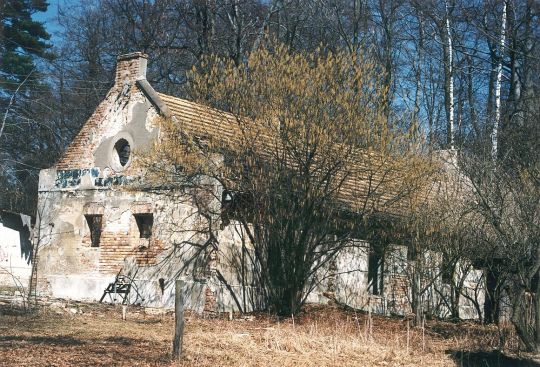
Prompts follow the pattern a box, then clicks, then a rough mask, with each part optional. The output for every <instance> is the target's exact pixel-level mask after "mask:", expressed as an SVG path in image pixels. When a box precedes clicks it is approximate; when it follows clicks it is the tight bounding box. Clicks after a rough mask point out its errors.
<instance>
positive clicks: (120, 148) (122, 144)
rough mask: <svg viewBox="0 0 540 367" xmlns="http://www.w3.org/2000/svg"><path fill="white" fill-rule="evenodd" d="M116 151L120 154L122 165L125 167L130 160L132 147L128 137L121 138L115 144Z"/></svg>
mask: <svg viewBox="0 0 540 367" xmlns="http://www.w3.org/2000/svg"><path fill="white" fill-rule="evenodd" d="M114 151H115V152H116V154H117V155H118V161H119V162H120V165H121V166H122V167H124V166H125V165H126V164H127V163H128V162H129V156H130V154H131V147H130V146H129V143H128V141H127V140H126V139H120V140H118V141H117V142H116V144H114Z"/></svg>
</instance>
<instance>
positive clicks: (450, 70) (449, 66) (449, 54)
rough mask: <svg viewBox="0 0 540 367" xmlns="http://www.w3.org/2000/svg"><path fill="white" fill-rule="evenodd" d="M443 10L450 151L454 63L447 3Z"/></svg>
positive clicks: (446, 2)
mask: <svg viewBox="0 0 540 367" xmlns="http://www.w3.org/2000/svg"><path fill="white" fill-rule="evenodd" d="M444 8H445V30H446V34H445V38H446V40H445V42H443V44H444V45H445V46H446V56H445V59H446V60H445V61H446V62H445V64H444V68H445V76H446V81H445V97H446V98H445V99H446V106H447V119H448V120H447V130H448V136H447V143H448V146H449V147H450V149H454V134H455V133H454V129H455V126H454V61H453V53H454V49H453V45H452V33H451V28H450V15H449V11H448V1H445V2H444Z"/></svg>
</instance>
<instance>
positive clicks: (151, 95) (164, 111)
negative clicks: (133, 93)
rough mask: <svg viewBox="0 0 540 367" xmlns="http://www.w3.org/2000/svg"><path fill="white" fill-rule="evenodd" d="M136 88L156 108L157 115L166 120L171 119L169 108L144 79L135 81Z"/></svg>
mask: <svg viewBox="0 0 540 367" xmlns="http://www.w3.org/2000/svg"><path fill="white" fill-rule="evenodd" d="M136 84H137V86H138V87H139V88H140V89H141V90H142V91H143V93H144V94H145V95H146V97H147V98H148V99H149V100H150V102H152V104H153V105H154V106H155V107H157V109H158V111H159V113H160V114H161V115H162V116H163V117H166V118H169V117H171V111H170V110H169V107H168V106H167V105H166V104H165V102H163V100H162V99H161V98H160V97H159V94H158V93H157V92H156V91H155V89H154V88H152V86H151V85H150V83H149V82H148V80H146V78H139V79H137V80H136Z"/></svg>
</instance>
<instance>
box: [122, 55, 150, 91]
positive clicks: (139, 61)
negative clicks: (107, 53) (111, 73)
mask: <svg viewBox="0 0 540 367" xmlns="http://www.w3.org/2000/svg"><path fill="white" fill-rule="evenodd" d="M147 62H148V55H147V54H145V53H143V52H131V53H129V54H123V55H119V56H118V57H117V58H116V85H124V84H126V83H127V84H134V83H135V81H137V80H138V79H146V64H147Z"/></svg>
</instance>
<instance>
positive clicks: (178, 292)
mask: <svg viewBox="0 0 540 367" xmlns="http://www.w3.org/2000/svg"><path fill="white" fill-rule="evenodd" d="M184 285H185V282H184V281H183V280H179V279H177V280H176V284H175V294H174V316H175V326H174V339H173V352H172V356H173V359H175V360H180V356H181V355H182V339H183V337H184Z"/></svg>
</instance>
